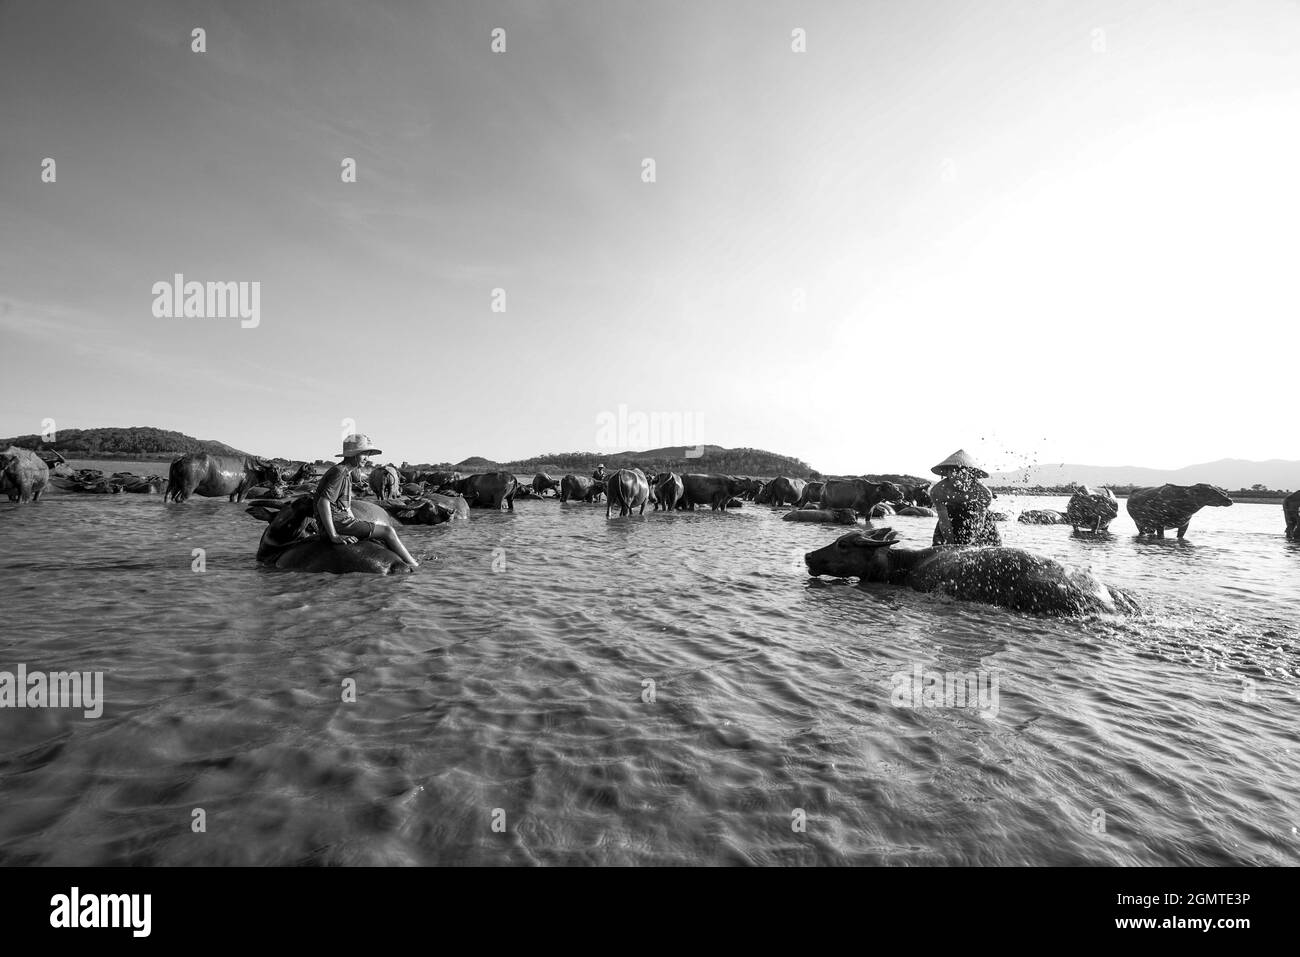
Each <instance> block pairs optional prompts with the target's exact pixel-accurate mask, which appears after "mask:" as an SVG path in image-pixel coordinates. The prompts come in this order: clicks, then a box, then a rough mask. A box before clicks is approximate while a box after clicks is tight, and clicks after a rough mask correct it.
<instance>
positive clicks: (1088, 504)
mask: <svg viewBox="0 0 1300 957" xmlns="http://www.w3.org/2000/svg"><path fill="white" fill-rule="evenodd" d="M1118 515H1119V500H1118V499H1117V498H1115V493H1114V492H1112V491H1111V490H1110V489H1108V488H1103V489H1096V490H1093V489H1090V488H1088V487H1087V486H1086V485H1085V486H1084V487H1083V488H1080V489H1076V490H1075V493H1074V494H1073V495H1071V496H1070V501H1069V504H1067V505H1066V506H1065V520H1066V521H1067V522H1069V523H1070V524H1071V525H1072V526H1074V530H1075V531H1076V532H1077V531H1078V530H1079V528H1080V527H1081V526H1085V527H1086V526H1091V529H1090V530H1091V531H1092V532H1093V534H1096V533H1097V532H1103V531H1105V530H1106V529H1107V528H1109V527H1110V523H1111V522H1113V521H1114V520H1115V518H1116V516H1118Z"/></svg>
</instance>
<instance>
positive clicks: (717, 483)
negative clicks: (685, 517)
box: [682, 472, 744, 512]
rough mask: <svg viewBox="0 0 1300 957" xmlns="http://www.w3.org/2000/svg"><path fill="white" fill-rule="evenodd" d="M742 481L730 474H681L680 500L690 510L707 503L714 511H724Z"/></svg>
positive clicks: (737, 491)
mask: <svg viewBox="0 0 1300 957" xmlns="http://www.w3.org/2000/svg"><path fill="white" fill-rule="evenodd" d="M743 481H744V480H743V479H738V478H735V477H734V476H730V475H702V474H700V473H698V472H690V473H687V474H686V475H683V476H682V493H683V494H682V501H683V502H684V503H685V507H686V508H687V509H688V510H689V511H692V512H693V511H695V507H696V506H697V505H707V506H709V508H711V509H712V510H713V511H715V512H725V511H726V510H727V503H728V502H730V501H731V500H732V499H733V498H735V497H736V495H737V494H738V493H739V489H740V484H741V482H743Z"/></svg>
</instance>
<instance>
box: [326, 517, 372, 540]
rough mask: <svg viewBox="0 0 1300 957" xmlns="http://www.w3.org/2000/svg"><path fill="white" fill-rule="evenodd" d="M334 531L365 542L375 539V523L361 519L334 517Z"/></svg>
mask: <svg viewBox="0 0 1300 957" xmlns="http://www.w3.org/2000/svg"><path fill="white" fill-rule="evenodd" d="M334 531H335V532H337V533H338V534H339V535H350V536H352V537H353V538H355V539H359V540H365V539H367V538H374V537H375V523H374V522H366V521H362V520H361V519H359V518H347V517H346V516H344V517H339V516H335V517H334Z"/></svg>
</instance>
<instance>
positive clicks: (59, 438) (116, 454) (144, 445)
mask: <svg viewBox="0 0 1300 957" xmlns="http://www.w3.org/2000/svg"><path fill="white" fill-rule="evenodd" d="M9 445H16V446H18V447H19V448H24V449H53V450H55V451H56V452H58V453H60V454H61V455H63V456H64V457H65V458H70V459H71V458H80V459H93V458H132V457H150V458H152V457H165V456H175V455H184V454H185V453H186V452H209V453H211V454H213V455H246V454H247V453H245V452H241V451H240V450H239V449H235V448H231V447H230V446H229V445H226V444H225V443H224V442H215V441H212V440H210V439H196V438H194V437H193V436H189V435H184V434H182V433H180V432H170V431H168V430H166V429H155V428H150V427H148V426H131V427H129V428H104V429H59V430H58V431H57V432H56V433H55V437H54V441H52V442H47V441H45V439H44V438H42V437H41V436H40V435H19V436H15V437H13V438H9V439H0V448H2V447H5V446H9Z"/></svg>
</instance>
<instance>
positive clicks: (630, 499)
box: [605, 469, 650, 518]
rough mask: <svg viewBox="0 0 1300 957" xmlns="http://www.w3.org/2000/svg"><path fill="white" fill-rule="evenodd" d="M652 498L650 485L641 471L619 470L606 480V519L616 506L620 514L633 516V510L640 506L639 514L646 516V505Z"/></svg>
mask: <svg viewBox="0 0 1300 957" xmlns="http://www.w3.org/2000/svg"><path fill="white" fill-rule="evenodd" d="M649 497H650V483H649V481H647V480H646V477H645V473H644V472H642V471H641V470H640V469H619V470H618V471H617V472H615V473H614V474H613V475H611V476H610V477H609V478H607V479H605V517H606V518H609V516H610V512H611V511H612V510H613V508H614V506H615V505H617V506H618V514H619V515H620V516H623V515H631V514H632V510H633V509H634V508H636V507H637V506H640V508H641V511H640V513H639V514H641V515H644V514H645V503H646V500H647V499H648V498H649Z"/></svg>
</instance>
